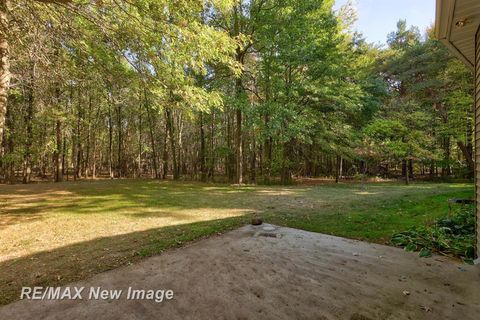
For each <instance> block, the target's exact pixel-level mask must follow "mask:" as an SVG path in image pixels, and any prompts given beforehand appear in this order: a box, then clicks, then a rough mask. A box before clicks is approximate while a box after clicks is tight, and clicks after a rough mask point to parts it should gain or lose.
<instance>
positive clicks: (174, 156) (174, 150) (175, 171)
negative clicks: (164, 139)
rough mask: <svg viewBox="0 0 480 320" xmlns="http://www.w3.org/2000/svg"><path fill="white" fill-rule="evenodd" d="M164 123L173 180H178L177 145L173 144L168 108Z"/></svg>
mask: <svg viewBox="0 0 480 320" xmlns="http://www.w3.org/2000/svg"><path fill="white" fill-rule="evenodd" d="M165 121H166V123H167V129H168V136H169V138H170V149H171V152H172V165H173V180H178V179H179V178H180V177H179V170H178V161H177V145H176V143H175V129H174V128H173V117H172V111H171V110H170V108H168V107H167V108H165Z"/></svg>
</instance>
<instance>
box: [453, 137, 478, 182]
mask: <svg viewBox="0 0 480 320" xmlns="http://www.w3.org/2000/svg"><path fill="white" fill-rule="evenodd" d="M457 146H458V148H459V149H460V150H461V151H462V154H463V157H464V158H465V161H466V162H467V166H468V173H469V176H470V177H473V173H474V170H475V163H474V162H473V156H472V153H471V152H470V150H469V148H468V147H467V146H465V144H464V143H463V142H462V141H457Z"/></svg>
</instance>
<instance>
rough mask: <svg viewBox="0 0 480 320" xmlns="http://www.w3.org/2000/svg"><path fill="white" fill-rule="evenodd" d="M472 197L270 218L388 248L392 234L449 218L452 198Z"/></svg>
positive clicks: (414, 199) (419, 198)
mask: <svg viewBox="0 0 480 320" xmlns="http://www.w3.org/2000/svg"><path fill="white" fill-rule="evenodd" d="M472 196H473V193H472V190H470V188H466V189H463V188H461V189H459V190H455V191H453V192H448V193H444V194H443V193H442V194H438V195H433V196H432V195H428V196H424V195H410V194H408V195H405V196H404V197H402V198H400V199H392V200H391V201H388V200H383V201H379V202H377V203H372V204H371V205H370V206H368V207H364V206H359V207H357V208H356V209H355V207H354V208H349V209H346V210H344V211H342V212H338V213H334V214H322V215H320V214H315V213H306V214H304V215H303V217H302V218H301V219H299V217H298V216H295V215H284V216H278V215H269V216H268V220H271V221H272V222H273V223H276V224H281V225H285V226H289V227H292V228H299V229H304V230H308V231H313V232H319V233H326V234H331V235H337V236H341V237H347V238H352V239H359V240H367V241H370V242H376V243H384V244H389V243H390V238H391V236H392V235H393V234H395V233H397V232H400V231H404V230H408V229H409V228H411V227H412V226H419V225H425V224H429V223H432V222H433V221H435V220H436V219H438V218H441V217H443V216H445V215H446V214H448V206H447V200H448V199H449V198H471V197H472Z"/></svg>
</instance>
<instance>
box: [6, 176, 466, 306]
mask: <svg viewBox="0 0 480 320" xmlns="http://www.w3.org/2000/svg"><path fill="white" fill-rule="evenodd" d="M458 192H462V193H470V192H471V187H465V186H463V187H462V189H459V190H458V191H457V190H456V188H450V187H449V186H448V185H442V186H437V185H427V184H425V185H423V184H419V185H414V186H410V187H405V186H403V185H395V184H378V185H369V186H368V187H367V189H362V188H360V186H355V185H353V186H352V185H348V186H346V185H328V186H321V187H305V186H294V187H281V186H273V187H241V188H239V187H232V186H228V185H212V184H199V183H172V182H158V181H151V180H148V181H146V180H143V181H142V180H121V181H118V180H115V181H98V182H97V181H95V182H77V183H61V184H55V185H53V184H52V185H46V184H39V185H32V186H1V187H0V231H2V228H7V227H8V226H11V225H15V224H28V223H31V222H34V221H39V220H40V221H42V219H46V220H45V223H52V222H50V221H51V220H47V217H49V216H50V215H53V216H55V218H56V217H67V218H68V219H70V218H72V219H71V220H73V221H77V220H75V219H76V218H78V217H88V215H92V218H91V219H92V220H91V221H92V223H94V222H95V219H98V218H99V217H101V218H102V219H104V220H105V222H106V223H105V224H104V225H103V224H102V228H103V227H105V226H106V227H108V226H110V225H111V224H110V223H111V219H112V217H114V216H116V217H119V216H121V217H123V218H125V217H126V218H128V219H127V220H125V221H123V222H122V223H126V224H128V223H130V222H135V221H136V220H137V221H145V223H146V224H147V228H151V227H152V226H151V225H150V224H149V223H150V222H149V220H146V219H149V218H159V217H160V218H169V219H174V220H178V223H177V224H176V225H174V226H166V227H157V228H151V229H148V230H142V231H137V232H130V233H122V234H118V235H114V236H107V237H105V236H103V237H102V235H101V233H99V234H98V238H96V239H93V240H87V241H82V242H77V243H74V244H66V245H64V246H62V247H58V248H55V249H52V250H50V251H42V252H37V253H34V254H30V255H24V256H21V257H19V258H15V259H9V260H5V261H0V304H6V303H9V302H11V301H14V300H16V299H18V297H19V293H20V289H21V287H22V286H46V285H63V284H67V283H70V282H72V281H77V280H81V279H85V278H88V277H90V276H92V275H95V274H98V273H100V272H103V271H107V270H110V269H114V268H117V267H119V266H123V265H127V264H130V263H134V262H136V261H138V260H140V259H142V258H143V257H145V256H150V255H154V254H158V253H160V252H162V251H163V250H165V249H167V248H172V247H177V246H180V245H182V244H184V243H185V242H188V241H193V240H196V239H199V238H202V237H205V236H209V235H212V234H216V233H221V232H224V231H226V230H230V229H234V228H236V227H238V226H241V225H242V224H246V223H248V220H249V218H250V217H251V215H250V214H249V213H251V212H261V213H263V214H264V215H265V217H266V218H267V219H268V221H269V222H273V223H275V224H279V225H285V226H293V227H297V228H301V229H305V230H309V231H316V232H323V233H333V234H337V235H343V236H347V237H354V238H369V239H370V238H371V239H377V238H380V237H381V236H382V235H383V234H385V229H388V228H386V227H385V226H391V227H390V229H391V230H392V231H393V229H394V228H396V227H398V226H400V227H402V228H403V226H404V225H405V226H406V225H407V224H411V223H417V222H418V221H420V218H421V217H422V216H423V215H428V210H430V211H432V209H433V208H437V207H438V206H443V205H444V203H445V199H444V198H445V197H447V195H445V194H448V195H450V194H452V193H455V194H456V193H458ZM439 194H444V195H442V197H441V198H439V199H437V200H435V202H434V204H435V206H434V205H433V204H432V203H425V205H422V206H420V207H418V210H416V212H411V210H410V208H411V207H412V203H411V199H412V198H413V199H418V198H419V197H420V198H421V197H426V196H431V197H436V196H437V195H439ZM394 200H398V201H400V202H398V203H396V202H394ZM372 208H376V210H372ZM216 209H217V210H220V209H221V210H222V211H221V214H220V215H224V216H225V217H224V218H221V219H219V217H213V216H214V215H212V216H211V217H209V216H207V218H205V217H203V218H202V219H200V218H199V217H198V215H201V213H199V212H200V211H205V212H207V213H208V211H209V210H211V211H215V210H216ZM399 209H401V210H399ZM407 209H408V210H410V211H409V213H408V215H403V213H402V211H407ZM233 210H235V215H236V216H235V217H231V215H230V216H229V215H228V213H232V212H233ZM410 213H412V214H416V213H418V215H419V217H420V218H416V217H410V216H411V214H410ZM372 216H375V217H374V218H372ZM89 219H90V218H89ZM195 220H196V221H198V220H208V221H204V222H192V221H195ZM88 221H90V220H88ZM75 223H77V222H75ZM27 226H28V227H27V228H25V229H24V230H27V231H28V230H31V229H29V228H31V226H30V225H27ZM75 226H76V225H75ZM55 227H57V226H54V225H52V226H51V228H55ZM57 228H58V227H57ZM87 228H88V224H87ZM366 229H368V230H366ZM390 229H389V230H390ZM4 230H6V231H8V232H17V231H15V230H17V229H12V230H11V231H10V230H8V229H4ZM47 230H48V229H47ZM366 231H368V232H369V233H366ZM400 231H401V230H400ZM65 232H66V233H68V231H64V233H65ZM38 236H39V235H36V236H33V240H36V239H35V237H38ZM66 236H67V237H68V236H69V234H67V235H66ZM29 239H30V238H29ZM8 245H10V243H9V244H8ZM13 250H15V249H12V251H13ZM12 253H14V252H12ZM7 254H8V252H7ZM6 259H8V258H6Z"/></svg>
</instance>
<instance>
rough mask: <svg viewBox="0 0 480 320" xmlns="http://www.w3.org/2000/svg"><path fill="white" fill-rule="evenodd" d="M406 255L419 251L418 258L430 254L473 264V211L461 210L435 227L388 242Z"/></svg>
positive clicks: (414, 229) (471, 208)
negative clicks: (408, 252) (401, 249)
mask: <svg viewBox="0 0 480 320" xmlns="http://www.w3.org/2000/svg"><path fill="white" fill-rule="evenodd" d="M391 242H392V244H394V245H395V246H400V247H404V248H405V250H407V251H420V253H419V255H420V257H429V256H431V255H432V252H436V253H439V254H443V255H448V256H453V257H458V258H461V259H462V260H463V261H465V262H466V263H472V261H473V259H474V257H475V208H474V206H473V205H469V206H462V207H460V208H458V209H456V210H455V211H454V212H453V213H452V214H450V215H448V216H446V217H444V218H441V219H439V220H437V221H435V223H433V224H431V225H427V226H422V227H414V228H411V229H410V230H407V231H404V232H400V233H397V234H395V235H393V237H392V239H391Z"/></svg>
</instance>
